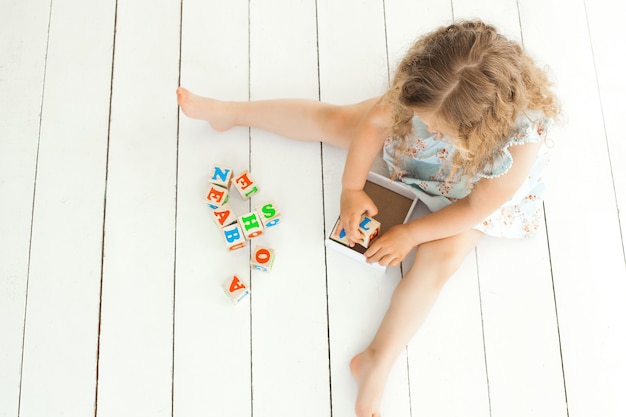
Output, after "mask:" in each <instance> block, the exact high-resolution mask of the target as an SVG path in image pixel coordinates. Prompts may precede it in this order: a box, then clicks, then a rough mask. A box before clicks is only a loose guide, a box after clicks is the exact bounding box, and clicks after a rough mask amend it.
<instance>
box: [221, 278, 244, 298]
mask: <svg viewBox="0 0 626 417" xmlns="http://www.w3.org/2000/svg"><path fill="white" fill-rule="evenodd" d="M222 288H223V289H224V292H225V293H226V295H227V296H228V298H230V299H231V301H232V302H233V303H235V304H239V303H240V302H241V300H243V299H244V298H246V297H247V296H248V295H250V290H249V289H248V287H246V284H244V283H243V281H241V279H239V277H238V276H237V275H233V276H232V277H230V278H228V279H227V280H226V281H224V283H223V284H222Z"/></svg>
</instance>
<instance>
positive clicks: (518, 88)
mask: <svg viewBox="0 0 626 417" xmlns="http://www.w3.org/2000/svg"><path fill="white" fill-rule="evenodd" d="M550 86H551V83H550V82H549V80H548V78H547V76H546V74H545V72H544V71H543V70H541V69H540V68H538V67H537V66H536V65H535V63H534V62H533V60H532V59H531V58H530V57H529V56H528V55H526V53H524V51H523V50H522V48H521V46H520V45H519V44H518V43H516V42H514V41H511V40H509V39H507V38H506V37H504V36H502V35H500V34H499V33H498V32H497V31H496V29H495V28H494V27H493V26H491V25H488V24H485V23H483V22H480V21H463V22H458V23H455V24H452V25H450V26H446V27H441V28H439V29H438V30H435V31H434V32H432V33H429V34H427V35H425V36H423V37H422V38H420V39H419V40H418V41H417V42H416V43H415V44H414V45H413V46H412V47H411V48H410V49H409V51H408V52H407V54H406V55H405V57H404V59H403V60H402V61H401V62H400V64H399V66H398V68H397V70H396V73H395V76H394V78H393V80H392V83H391V87H390V89H389V90H388V92H387V93H386V94H385V96H384V100H385V101H386V103H388V104H390V105H391V108H392V113H393V119H394V125H393V128H392V135H393V137H395V138H405V137H406V136H407V135H409V134H410V133H411V128H412V122H411V120H412V118H413V116H414V114H415V112H417V113H419V112H420V111H422V112H428V113H429V114H432V115H434V116H435V117H436V118H437V119H438V120H440V121H441V122H442V123H443V124H444V125H445V126H448V127H449V128H450V129H451V132H449V133H450V134H453V135H454V136H455V137H451V139H452V140H453V144H454V145H455V147H456V148H457V150H458V152H456V153H455V155H454V158H453V160H452V167H451V169H452V173H451V174H450V177H449V178H451V177H452V176H453V175H454V173H456V172H458V170H459V169H460V170H462V172H463V173H464V174H465V175H466V176H467V178H472V177H474V176H475V175H476V174H477V173H479V172H481V171H482V170H483V168H484V167H485V166H486V165H488V164H490V163H492V162H493V161H494V158H495V157H496V156H497V155H498V151H499V150H500V149H501V148H502V147H503V146H504V144H505V143H506V141H507V140H508V139H509V137H510V135H511V133H512V132H513V129H514V127H515V120H516V118H517V117H518V115H520V114H521V113H522V112H524V111H525V110H542V111H543V112H544V114H545V116H547V117H555V116H556V115H557V114H558V112H559V109H558V104H557V100H556V98H555V96H554V95H553V93H552V92H551V91H550Z"/></svg>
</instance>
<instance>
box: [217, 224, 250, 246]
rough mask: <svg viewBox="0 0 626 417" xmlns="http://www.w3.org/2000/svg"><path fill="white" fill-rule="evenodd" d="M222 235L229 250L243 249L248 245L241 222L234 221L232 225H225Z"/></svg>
mask: <svg viewBox="0 0 626 417" xmlns="http://www.w3.org/2000/svg"><path fill="white" fill-rule="evenodd" d="M221 230H222V235H223V236H224V242H226V246H227V247H228V249H229V250H236V249H241V248H243V247H245V246H246V239H245V237H244V234H243V231H242V230H241V227H240V226H239V223H233V224H231V225H230V226H226V227H223V228H222V229H221Z"/></svg>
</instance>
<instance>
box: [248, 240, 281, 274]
mask: <svg viewBox="0 0 626 417" xmlns="http://www.w3.org/2000/svg"><path fill="white" fill-rule="evenodd" d="M275 259H276V256H275V255H274V250H273V249H270V248H264V247H261V246H257V247H255V248H254V252H252V258H251V259H250V265H251V266H252V267H253V268H254V269H256V270H259V271H263V272H269V271H270V270H271V269H272V266H273V265H274V260H275Z"/></svg>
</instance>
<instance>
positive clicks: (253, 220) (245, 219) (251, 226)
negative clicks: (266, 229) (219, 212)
mask: <svg viewBox="0 0 626 417" xmlns="http://www.w3.org/2000/svg"><path fill="white" fill-rule="evenodd" d="M239 225H240V226H241V229H242V230H243V235H244V236H245V237H246V239H252V238H255V237H257V236H260V235H262V234H263V224H262V223H261V219H260V217H259V215H258V213H256V212H254V211H253V212H252V213H248V214H244V215H243V216H241V217H239Z"/></svg>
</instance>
